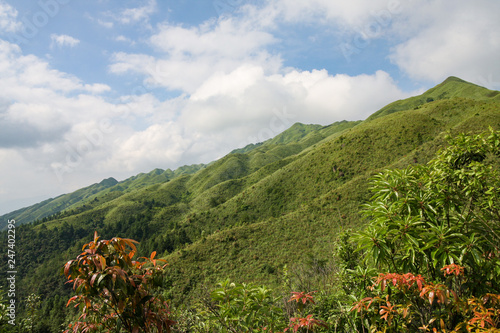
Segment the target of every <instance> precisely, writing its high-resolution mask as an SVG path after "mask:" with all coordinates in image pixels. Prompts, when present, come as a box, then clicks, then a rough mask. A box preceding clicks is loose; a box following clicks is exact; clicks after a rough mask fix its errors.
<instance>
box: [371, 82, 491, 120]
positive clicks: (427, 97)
mask: <svg viewBox="0 0 500 333" xmlns="http://www.w3.org/2000/svg"><path fill="white" fill-rule="evenodd" d="M455 97H462V98H469V99H474V100H476V101H488V100H496V101H500V92H498V91H494V90H489V89H486V88H483V87H480V86H478V85H475V84H473V83H470V82H467V81H464V80H462V79H459V78H457V77H454V76H450V77H449V78H447V79H446V80H445V81H444V82H443V83H441V84H439V85H437V86H435V87H434V88H431V89H429V90H427V91H426V92H425V93H423V94H422V95H419V96H415V97H410V98H408V99H405V100H402V101H401V100H400V101H396V102H393V103H391V104H389V105H387V106H385V107H383V108H382V109H380V110H379V111H377V112H375V113H374V114H372V115H371V116H370V117H368V118H367V120H372V119H375V118H378V117H381V116H385V115H388V114H391V113H393V112H397V111H403V110H411V109H414V108H418V107H419V106H420V105H423V104H425V103H430V102H433V101H439V100H443V99H450V98H455Z"/></svg>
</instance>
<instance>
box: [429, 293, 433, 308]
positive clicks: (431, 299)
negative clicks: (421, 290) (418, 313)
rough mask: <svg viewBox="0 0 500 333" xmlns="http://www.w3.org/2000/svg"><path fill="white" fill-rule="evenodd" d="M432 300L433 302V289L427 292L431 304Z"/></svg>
mask: <svg viewBox="0 0 500 333" xmlns="http://www.w3.org/2000/svg"><path fill="white" fill-rule="evenodd" d="M432 302H434V292H433V291H431V292H429V303H430V304H431V305H432Z"/></svg>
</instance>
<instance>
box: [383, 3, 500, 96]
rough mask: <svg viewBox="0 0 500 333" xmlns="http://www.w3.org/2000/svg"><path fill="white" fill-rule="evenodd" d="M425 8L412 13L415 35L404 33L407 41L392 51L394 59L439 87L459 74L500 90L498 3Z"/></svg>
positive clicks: (419, 76) (415, 75)
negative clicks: (447, 79) (445, 80)
mask: <svg viewBox="0 0 500 333" xmlns="http://www.w3.org/2000/svg"><path fill="white" fill-rule="evenodd" d="M423 5H424V6H423V8H413V13H412V15H408V18H407V20H406V22H407V24H408V23H410V24H411V26H412V27H413V31H412V30H409V31H408V30H407V31H405V34H406V36H405V37H406V40H405V41H404V42H402V43H400V44H398V45H396V46H395V47H394V48H393V50H392V52H391V55H390V59H391V61H392V62H394V63H395V64H396V65H398V66H399V67H400V68H401V69H402V70H404V71H405V72H406V73H407V74H408V75H409V76H410V77H412V78H414V79H417V80H429V81H432V82H434V83H437V82H440V81H442V80H443V79H444V78H446V77H447V76H450V75H455V76H459V77H461V78H463V79H465V80H468V81H472V82H475V83H478V84H483V85H486V86H489V88H496V89H500V64H499V62H498V55H499V54H500V21H499V20H498V15H497V13H499V12H500V3H498V2H496V1H488V0H481V1H476V2H473V3H472V2H469V1H454V2H453V3H450V1H437V2H436V3H429V4H423ZM424 23H425V24H424ZM401 24H402V23H401ZM398 26H399V25H398ZM406 29H409V28H408V27H407V28H406Z"/></svg>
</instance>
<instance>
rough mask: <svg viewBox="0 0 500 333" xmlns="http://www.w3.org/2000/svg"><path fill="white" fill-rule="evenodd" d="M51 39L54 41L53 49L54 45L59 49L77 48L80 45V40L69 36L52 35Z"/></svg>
mask: <svg viewBox="0 0 500 333" xmlns="http://www.w3.org/2000/svg"><path fill="white" fill-rule="evenodd" d="M50 39H51V40H52V44H51V47H53V46H54V45H57V46H59V47H63V46H69V47H75V46H77V45H78V44H80V40H79V39H76V38H74V37H71V36H68V35H57V34H52V35H50Z"/></svg>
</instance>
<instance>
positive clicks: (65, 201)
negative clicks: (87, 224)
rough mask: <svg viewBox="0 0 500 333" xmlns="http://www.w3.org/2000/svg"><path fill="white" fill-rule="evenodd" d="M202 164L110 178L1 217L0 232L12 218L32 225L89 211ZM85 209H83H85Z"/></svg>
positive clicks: (192, 171)
mask: <svg viewBox="0 0 500 333" xmlns="http://www.w3.org/2000/svg"><path fill="white" fill-rule="evenodd" d="M204 167H205V165H203V164H199V165H189V166H183V167H180V168H178V169H176V170H175V171H172V170H170V169H167V170H162V169H155V170H153V171H151V172H149V173H141V174H138V175H136V176H133V177H130V178H127V179H125V180H123V181H121V182H118V181H117V180H116V179H114V178H112V177H110V178H108V179H104V180H102V181H101V182H100V183H96V184H93V185H90V186H87V187H84V188H82V189H79V190H77V191H75V192H72V193H69V194H63V195H60V196H58V197H56V198H53V199H47V200H44V201H42V202H40V203H38V204H35V205H32V206H29V207H25V208H21V209H18V210H16V211H13V212H11V213H8V214H5V215H3V216H0V230H3V229H4V228H5V226H6V225H7V220H11V219H15V220H16V222H17V223H18V224H24V223H30V222H35V221H37V220H43V219H47V218H48V217H50V216H52V215H55V216H52V219H53V218H57V215H58V214H60V213H61V212H63V211H68V212H70V211H73V212H75V211H82V210H86V209H90V208H91V207H93V206H94V205H92V204H93V203H95V202H96V201H100V202H101V203H102V201H103V200H104V201H107V200H111V199H113V198H116V197H118V196H120V195H122V194H123V193H126V192H130V191H133V190H136V189H139V188H141V187H144V186H147V185H151V184H157V183H163V182H166V181H169V180H171V179H173V178H176V177H178V176H180V175H185V174H192V173H195V172H196V171H198V170H200V169H202V168H204ZM84 206H85V207H84Z"/></svg>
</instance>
